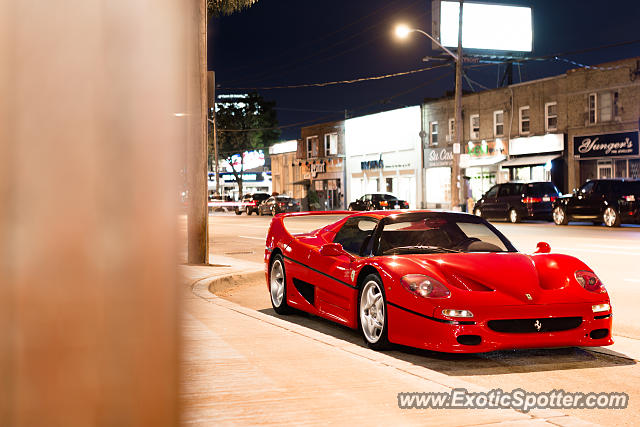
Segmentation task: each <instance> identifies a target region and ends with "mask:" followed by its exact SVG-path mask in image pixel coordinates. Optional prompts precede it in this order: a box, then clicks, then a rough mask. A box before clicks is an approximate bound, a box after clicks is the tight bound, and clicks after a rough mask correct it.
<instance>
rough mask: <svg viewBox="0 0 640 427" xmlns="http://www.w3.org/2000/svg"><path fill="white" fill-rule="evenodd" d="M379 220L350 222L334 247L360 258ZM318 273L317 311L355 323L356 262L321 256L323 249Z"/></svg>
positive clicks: (361, 218) (343, 257) (317, 260)
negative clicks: (352, 277)
mask: <svg viewBox="0 0 640 427" xmlns="http://www.w3.org/2000/svg"><path fill="white" fill-rule="evenodd" d="M377 224H378V220H377V219H375V218H370V217H366V216H358V217H355V218H349V219H348V220H346V221H345V223H344V225H343V226H342V227H341V228H340V230H338V232H337V233H336V236H335V238H334V239H333V242H334V243H340V244H341V245H342V247H343V249H344V250H345V251H347V252H349V254H351V256H352V257H357V256H360V249H361V248H362V247H363V246H364V245H366V244H367V242H368V239H370V237H371V235H372V234H373V231H374V230H375V227H376V226H377ZM314 260H315V262H314V266H313V267H314V269H316V270H318V272H319V273H318V274H316V275H315V277H314V280H315V281H316V283H314V285H315V286H316V289H317V293H316V297H317V303H316V307H317V308H318V310H320V311H321V312H322V313H324V314H325V315H326V316H327V317H329V318H332V319H335V320H339V321H341V322H342V323H347V322H349V323H350V322H352V320H353V314H354V313H355V312H356V311H357V296H358V290H357V288H356V287H355V285H354V283H353V281H352V280H351V263H352V258H350V257H349V256H347V255H346V254H345V255H340V256H326V255H324V256H323V255H320V248H317V253H316V254H314Z"/></svg>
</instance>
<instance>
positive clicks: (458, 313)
mask: <svg viewBox="0 0 640 427" xmlns="http://www.w3.org/2000/svg"><path fill="white" fill-rule="evenodd" d="M442 314H443V315H445V316H447V317H473V313H472V312H471V311H469V310H451V309H444V310H442Z"/></svg>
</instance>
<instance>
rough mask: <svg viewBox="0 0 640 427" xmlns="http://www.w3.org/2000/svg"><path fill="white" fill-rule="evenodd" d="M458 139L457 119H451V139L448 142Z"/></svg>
mask: <svg viewBox="0 0 640 427" xmlns="http://www.w3.org/2000/svg"><path fill="white" fill-rule="evenodd" d="M455 139H456V119H449V140H448V142H451V141H454V140H455Z"/></svg>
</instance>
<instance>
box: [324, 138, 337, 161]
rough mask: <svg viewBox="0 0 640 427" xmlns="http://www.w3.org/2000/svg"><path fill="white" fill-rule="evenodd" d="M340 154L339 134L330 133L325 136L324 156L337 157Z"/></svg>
mask: <svg viewBox="0 0 640 427" xmlns="http://www.w3.org/2000/svg"><path fill="white" fill-rule="evenodd" d="M337 154H338V134H337V133H328V134H326V135H325V136H324V156H325V157H329V156H335V155H337Z"/></svg>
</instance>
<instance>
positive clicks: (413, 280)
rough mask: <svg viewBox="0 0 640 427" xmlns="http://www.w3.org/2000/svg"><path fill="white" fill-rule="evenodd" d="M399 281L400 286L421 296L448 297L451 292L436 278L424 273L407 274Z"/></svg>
mask: <svg viewBox="0 0 640 427" xmlns="http://www.w3.org/2000/svg"><path fill="white" fill-rule="evenodd" d="M400 283H402V287H403V288H405V289H406V290H408V291H409V292H411V293H412V294H414V295H417V296H420V297H423V298H449V296H451V292H450V291H449V289H447V287H446V286H445V285H443V284H442V283H440V282H439V281H437V280H436V279H434V278H432V277H429V276H425V275H424V274H407V275H406V276H404V277H403V278H402V279H401V280H400Z"/></svg>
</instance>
